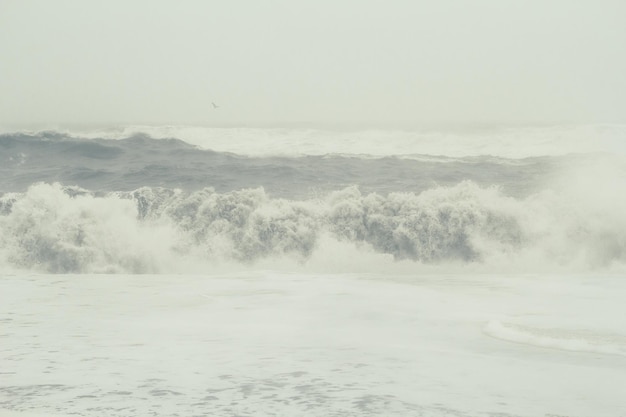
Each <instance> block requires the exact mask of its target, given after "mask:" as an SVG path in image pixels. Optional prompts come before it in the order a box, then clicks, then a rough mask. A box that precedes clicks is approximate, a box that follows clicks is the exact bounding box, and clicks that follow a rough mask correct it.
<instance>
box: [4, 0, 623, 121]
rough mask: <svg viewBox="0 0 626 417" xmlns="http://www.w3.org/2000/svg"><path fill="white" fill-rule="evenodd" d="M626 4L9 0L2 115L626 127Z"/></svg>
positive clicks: (582, 0) (586, 0) (598, 0)
mask: <svg viewBox="0 0 626 417" xmlns="http://www.w3.org/2000/svg"><path fill="white" fill-rule="evenodd" d="M625 16H626V2H625V1H623V0H472V1H470V0H429V1H424V0H385V1H383V0H332V1H331V0H315V1H313V0H301V1H294V0H263V1H261V0H247V1H246V0H228V1H225V0H222V1H214V0H197V1H196V0H180V1H174V0H171V1H162V0H124V1H120V0H107V1H101V0H82V1H79V0H55V1H50V0H0V124H1V125H17V124H31V125H32V124H46V123H47V124H54V123H57V124H64V123H65V124H70V123H71V124H141V123H144V124H192V125H193V124H196V125H209V126H211V125H216V126H219V125H238V124H240V125H267V124H270V125H271V124H274V125H281V124H284V125H289V124H298V123H304V124H306V123H310V124H315V123H321V124H324V123H325V124H380V125H407V124H408V125H421V124H445V123H451V124H454V123H460V124H468V123H469V124H472V123H475V124H483V123H498V124H502V123H504V124H506V123H512V124H520V123H521V124H525V123H569V122H571V123H625V122H626V76H625V75H624V74H626V24H624V17H625ZM212 103H216V104H217V105H218V106H219V107H218V108H214V107H213V105H212Z"/></svg>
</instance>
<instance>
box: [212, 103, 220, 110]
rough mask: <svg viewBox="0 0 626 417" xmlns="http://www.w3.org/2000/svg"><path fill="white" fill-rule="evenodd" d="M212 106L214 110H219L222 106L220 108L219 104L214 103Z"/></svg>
mask: <svg viewBox="0 0 626 417" xmlns="http://www.w3.org/2000/svg"><path fill="white" fill-rule="evenodd" d="M211 104H212V105H213V108H214V109H218V108H219V107H220V106H218V105H217V104H215V103H213V102H211Z"/></svg>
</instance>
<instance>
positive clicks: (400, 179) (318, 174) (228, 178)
mask: <svg viewBox="0 0 626 417" xmlns="http://www.w3.org/2000/svg"><path fill="white" fill-rule="evenodd" d="M0 161H2V164H1V165H0V192H11V191H25V190H26V189H27V188H28V187H29V186H30V185H31V184H33V183H36V182H39V181H45V182H55V181H56V182H61V183H63V184H67V185H76V186H79V187H83V188H87V189H90V190H94V191H130V190H134V189H137V188H140V187H143V186H149V187H166V188H180V189H183V190H186V191H194V190H199V189H202V188H205V187H212V188H214V189H215V190H216V191H218V192H229V191H235V190H239V189H242V188H255V187H263V188H264V189H265V191H266V192H267V193H268V194H270V195H272V196H276V197H286V198H307V197H310V196H312V195H314V194H315V193H319V192H322V193H326V192H329V191H333V190H338V189H342V188H344V187H346V186H350V185H357V186H359V187H360V189H361V190H362V191H364V192H376V193H379V194H383V195H386V194H388V193H391V192H415V193H418V192H421V191H424V190H426V189H429V188H432V187H434V186H452V185H455V184H458V183H459V182H461V181H464V180H469V181H473V182H474V183H476V184H479V185H481V186H490V185H497V186H500V187H501V188H502V190H503V192H504V193H506V194H509V195H514V196H526V195H528V194H530V193H532V192H536V191H537V190H538V189H540V188H541V184H542V183H543V182H544V181H545V178H546V176H548V175H549V174H550V173H551V172H553V171H554V169H555V167H557V166H559V165H560V164H561V163H562V161H561V159H559V158H550V157H536V158H528V159H523V160H506V159H502V158H493V157H489V156H484V157H471V158H456V159H452V158H445V157H429V158H414V159H407V158H398V157H382V158H362V157H357V156H340V155H326V156H302V157H244V156H239V155H235V154H231V153H223V152H213V151H210V150H202V149H198V148H196V147H194V146H192V145H189V144H187V143H185V142H182V141H180V140H176V139H158V140H155V139H151V138H150V137H148V136H146V135H143V134H139V135H135V136H132V137H129V138H127V139H122V140H106V139H81V138H76V137H71V136H68V135H65V134H60V133H57V132H43V133H39V134H36V135H27V134H4V135H0Z"/></svg>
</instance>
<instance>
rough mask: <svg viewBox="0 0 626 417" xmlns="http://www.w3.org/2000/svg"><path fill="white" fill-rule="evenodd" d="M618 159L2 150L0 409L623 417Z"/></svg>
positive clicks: (381, 138)
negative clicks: (591, 416)
mask: <svg viewBox="0 0 626 417" xmlns="http://www.w3.org/2000/svg"><path fill="white" fill-rule="evenodd" d="M625 139H626V128H624V127H623V126H616V125H611V126H607V125H605V126H569V127H525V128H489V129H486V128H483V129H469V130H465V131H460V130H448V131H446V130H440V131H434V130H429V131H390V130H376V131H372V130H368V131H361V130H350V131H346V130H344V131H338V130H322V129H319V130H316V129H251V128H246V129H239V128H238V129H210V128H197V127H173V126H166V127H149V126H142V127H126V128H116V129H107V130H94V129H92V130H82V131H69V130H55V131H21V132H7V133H5V134H3V135H2V136H0V161H1V164H0V173H1V174H2V176H1V178H0V187H1V190H2V192H3V194H2V196H1V197H0V271H1V274H2V277H1V279H0V323H1V327H0V408H2V409H4V410H6V411H5V412H6V413H7V415H8V413H9V412H11V413H13V412H31V413H43V414H46V415H82V416H94V417H95V416H149V415H154V416H176V415H178V416H205V415H233V416H235V415H239V416H248V415H249V416H274V415H276V416H278V415H302V416H368V415H372V416H383V415H384V416H435V417H436V416H494V415H506V416H555V415H559V416H571V417H573V416H581V417H582V416H590V415H593V416H622V415H626V407H625V406H624V405H623V401H622V397H623V387H624V386H626V372H624V371H625V370H626V332H624V329H625V328H626V321H625V320H626V319H625V318H624V317H626V314H624V308H623V299H624V296H625V295H626V284H625V281H624V271H625V269H624V263H625V262H624V261H625V260H626V216H625V215H624V213H626V198H624V197H623V196H624V195H626V194H624V191H626V181H624V180H625V178H626V175H625V156H624V155H625V152H624V148H623V145H622V144H623V143H626V142H624V140H625ZM0 415H1V414H0Z"/></svg>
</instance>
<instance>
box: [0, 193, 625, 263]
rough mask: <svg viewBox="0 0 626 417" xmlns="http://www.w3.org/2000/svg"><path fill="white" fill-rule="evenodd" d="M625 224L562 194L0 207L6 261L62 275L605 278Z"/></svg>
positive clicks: (197, 198)
mask: <svg viewBox="0 0 626 417" xmlns="http://www.w3.org/2000/svg"><path fill="white" fill-rule="evenodd" d="M618 209H619V208H618ZM616 217H619V218H621V216H620V215H619V213H612V212H607V213H603V214H599V213H597V212H594V211H593V210H591V211H590V210H589V209H587V208H585V207H572V201H571V200H570V199H568V197H567V196H563V195H557V194H554V193H543V194H537V195H533V196H531V197H528V198H526V199H515V198H512V197H507V196H505V195H503V194H502V193H501V192H500V191H499V189H497V188H493V187H491V188H481V187H479V186H478V185H476V184H474V183H472V182H463V183H460V184H458V185H457V186H454V187H438V188H433V189H430V190H427V191H425V192H422V193H420V194H414V193H391V194H389V195H388V196H386V197H385V196H381V195H379V194H375V193H371V194H362V193H361V191H360V190H359V189H358V188H357V187H348V188H345V189H343V190H341V191H336V192H333V193H330V194H328V195H325V196H322V197H318V198H316V199H310V200H305V201H292V200H286V199H276V198H270V197H269V196H268V195H267V194H266V193H265V191H264V190H263V189H261V188H259V189H245V190H239V191H233V192H229V193H218V192H216V191H215V190H214V189H211V188H205V189H202V190H199V191H196V192H185V191H181V190H174V189H167V188H151V187H143V188H140V189H137V190H135V191H132V192H114V193H100V194H98V193H92V192H90V191H88V190H83V189H79V188H76V187H64V186H62V185H60V184H51V185H50V184H37V185H34V186H31V187H30V188H29V189H28V191H27V192H25V193H23V194H17V193H11V194H5V195H4V196H2V197H1V198H0V232H1V237H0V262H2V266H3V267H5V268H9V267H13V268H24V269H35V270H39V271H45V272H62V273H67V272H74V273H81V272H132V273H142V272H176V271H178V270H181V269H182V268H185V266H189V265H190V264H194V265H201V268H206V267H207V265H211V263H215V262H233V263H237V264H255V263H258V262H264V261H271V260H272V259H278V258H281V259H285V258H286V259H292V260H295V261H297V262H299V263H300V264H303V265H306V264H307V263H308V262H310V261H311V259H312V258H314V255H315V253H316V252H318V251H320V250H326V251H328V248H327V246H328V245H335V244H336V245H349V246H352V247H355V248H358V250H357V251H356V252H352V253H354V254H356V256H354V258H355V259H352V260H351V262H354V263H355V264H358V263H360V262H364V261H365V259H366V258H369V257H371V256H378V255H384V257H383V258H381V259H383V260H384V262H389V261H388V260H389V258H390V257H391V258H392V259H393V260H395V261H391V262H394V263H397V262H398V261H409V262H411V263H412V264H413V265H415V266H416V267H417V266H418V265H435V266H445V265H450V264H455V265H465V266H468V265H472V266H476V265H478V266H480V265H489V266H493V265H499V266H501V267H504V268H508V269H511V270H523V271H527V270H532V269H534V268H541V267H543V266H546V265H550V266H555V265H560V266H565V267H568V266H570V267H581V266H584V267H587V268H588V267H595V268H597V267H607V266H610V265H611V264H614V263H619V264H623V262H624V260H626V226H625V225H624V224H623V223H621V224H620V223H616V222H614V221H613V220H614V219H615V218H616ZM331 252H332V250H331ZM341 253H343V252H342V251H337V256H342V255H340V254H341ZM328 262H331V260H328ZM331 263H332V262H331Z"/></svg>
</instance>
